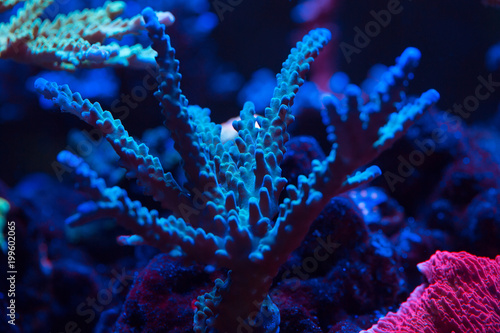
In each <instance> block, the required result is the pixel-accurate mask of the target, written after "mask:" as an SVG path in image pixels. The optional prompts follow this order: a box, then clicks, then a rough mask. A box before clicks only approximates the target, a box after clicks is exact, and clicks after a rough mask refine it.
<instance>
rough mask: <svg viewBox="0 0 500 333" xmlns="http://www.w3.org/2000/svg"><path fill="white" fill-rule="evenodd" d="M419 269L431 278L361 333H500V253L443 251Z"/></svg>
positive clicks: (422, 264)
mask: <svg viewBox="0 0 500 333" xmlns="http://www.w3.org/2000/svg"><path fill="white" fill-rule="evenodd" d="M418 268H419V270H420V271H421V272H422V273H423V274H424V275H425V277H426V278H427V281H428V282H427V283H425V284H422V285H420V286H419V287H417V288H416V289H415V290H414V291H413V292H412V293H411V295H410V297H409V298H408V300H407V301H406V302H404V303H403V304H401V306H400V308H399V310H398V311H397V313H392V312H390V313H389V314H388V315H387V316H385V317H384V318H382V319H380V320H379V321H378V323H377V324H376V325H374V326H373V327H372V328H370V329H369V330H367V331H362V332H360V333H391V332H394V333H395V332H398V333H401V332H412V333H413V332H415V333H417V332H418V333H462V332H468V333H469V332H470V333H479V332H482V333H498V332H500V256H497V257H496V258H495V260H493V259H489V258H482V257H476V256H474V255H471V254H469V253H466V252H458V253H450V252H440V251H438V252H436V254H434V255H433V256H432V257H431V258H430V259H429V260H428V261H426V262H423V263H421V264H419V265H418Z"/></svg>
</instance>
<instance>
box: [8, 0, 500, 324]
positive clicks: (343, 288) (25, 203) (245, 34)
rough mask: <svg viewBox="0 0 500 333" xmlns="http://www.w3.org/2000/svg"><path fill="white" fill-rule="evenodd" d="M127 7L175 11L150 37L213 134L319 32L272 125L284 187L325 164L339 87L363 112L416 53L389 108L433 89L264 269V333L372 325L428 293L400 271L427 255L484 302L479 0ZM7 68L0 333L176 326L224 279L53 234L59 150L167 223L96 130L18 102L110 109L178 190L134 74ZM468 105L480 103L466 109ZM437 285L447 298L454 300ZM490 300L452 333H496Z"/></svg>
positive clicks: (61, 4) (491, 154) (493, 32)
mask: <svg viewBox="0 0 500 333" xmlns="http://www.w3.org/2000/svg"><path fill="white" fill-rule="evenodd" d="M126 4H127V7H126V10H125V12H124V14H123V15H122V17H132V16H134V15H137V14H139V13H140V12H141V10H142V9H143V8H145V7H147V6H150V7H152V8H153V9H154V10H155V11H170V12H172V14H173V15H174V16H175V23H174V24H173V25H172V26H170V27H167V29H166V33H167V34H169V35H170V37H171V42H172V46H173V47H174V48H175V49H176V52H177V53H176V58H177V59H179V61H180V73H182V83H181V85H182V89H183V93H184V94H185V95H186V96H187V98H188V100H189V102H190V104H191V105H200V106H201V107H206V108H209V109H210V110H211V114H210V116H211V119H212V121H213V122H215V123H224V122H226V121H227V120H228V119H230V118H233V117H237V116H238V115H239V112H240V110H241V109H242V108H243V105H244V102H245V101H252V102H253V103H254V104H255V108H256V112H257V113H260V114H263V110H264V108H265V107H266V106H268V104H269V100H270V99H271V97H272V93H273V89H274V86H275V84H276V73H279V72H280V70H281V66H282V63H283V61H285V60H286V58H287V56H288V54H289V52H290V49H291V48H292V47H293V46H294V45H295V43H296V42H297V41H299V40H301V39H302V37H303V36H304V35H305V34H306V33H307V32H308V31H310V30H311V29H314V28H319V27H321V28H327V29H329V30H330V31H331V33H332V40H331V41H330V43H329V44H328V45H327V46H326V47H325V49H324V51H322V52H321V53H320V55H319V56H318V58H317V59H316V61H315V62H314V64H313V65H312V66H311V72H310V73H309V74H308V76H307V80H306V83H305V84H304V86H302V87H301V88H300V90H299V92H298V93H297V96H296V100H295V104H294V106H293V107H292V113H293V114H294V115H295V117H296V121H295V123H293V124H292V125H291V126H290V129H289V130H290V133H291V136H292V138H296V139H293V140H291V141H289V144H288V152H287V154H286V155H285V158H284V161H283V164H282V169H283V174H284V176H286V178H287V179H288V181H289V182H290V183H292V184H297V176H298V175H299V174H308V173H310V172H311V170H312V166H311V161H312V160H313V159H324V158H325V155H328V152H329V150H330V147H331V142H329V141H328V138H327V128H326V125H325V124H324V123H323V121H322V113H321V111H322V109H323V105H322V98H323V97H324V95H325V94H334V95H335V96H337V97H339V98H342V97H343V96H344V95H343V93H342V92H343V90H344V88H345V87H346V86H347V84H348V83H349V82H350V83H354V84H357V85H359V86H360V87H361V89H362V91H363V98H365V101H366V99H367V96H368V94H369V93H370V92H371V91H372V90H373V89H374V86H375V84H376V83H377V82H378V81H380V80H381V78H380V75H381V73H383V72H384V71H385V70H387V68H388V66H392V65H394V62H395V59H396V58H397V57H398V56H399V55H401V53H402V52H403V51H404V50H405V49H406V48H407V47H415V48H417V49H419V50H420V52H421V55H422V58H421V60H420V64H419V66H418V67H417V68H416V69H415V70H414V72H413V73H414V78H413V79H412V80H411V83H410V85H409V86H408V90H407V95H408V96H409V97H410V96H411V97H413V96H414V97H418V96H420V94H421V93H422V92H424V91H426V90H428V89H431V88H433V89H436V90H437V91H438V92H439V94H440V99H439V101H438V102H437V103H436V104H435V105H434V106H432V107H431V108H430V109H429V110H427V111H426V112H425V113H424V115H422V116H421V117H420V119H419V120H417V121H416V122H415V124H414V125H413V126H412V127H411V128H410V129H409V130H408V131H407V132H406V134H405V136H403V137H402V138H401V139H400V140H398V141H397V142H396V143H395V144H394V145H393V146H392V148H390V149H387V150H386V151H385V152H383V153H382V154H380V155H379V156H378V157H377V158H376V159H375V160H374V161H373V162H372V163H370V165H371V164H375V165H377V166H379V167H380V169H381V170H382V175H381V176H380V177H378V178H377V179H375V180H373V181H372V182H370V183H368V184H364V185H362V186H361V187H359V188H356V189H353V190H350V191H348V192H346V193H343V194H341V195H340V196H337V197H335V198H333V199H332V200H331V202H330V203H329V204H328V205H327V206H326V207H325V208H324V210H323V211H322V212H321V214H320V215H319V216H318V218H317V219H316V220H315V222H314V223H313V224H312V226H311V228H310V231H309V233H308V234H307V236H306V238H305V240H304V242H303V243H302V245H301V246H300V247H299V248H298V249H297V250H296V251H294V252H293V253H292V255H291V256H290V258H289V260H288V261H287V263H286V264H285V265H283V266H282V267H281V268H280V273H279V274H278V275H277V277H276V278H275V279H274V281H273V285H272V288H271V296H272V295H273V293H274V295H275V296H274V297H273V296H272V297H273V302H274V303H275V304H276V305H277V306H278V308H279V311H280V315H281V323H280V325H279V326H280V331H279V332H281V333H287V332H318V333H319V332H328V333H340V332H344V333H347V332H360V331H361V330H366V329H369V328H370V327H372V325H374V324H376V323H377V321H378V320H379V319H380V318H383V317H384V316H386V314H387V313H388V312H389V311H392V312H396V311H397V309H398V308H399V306H400V305H401V303H403V302H405V301H406V300H407V299H408V297H409V295H410V294H411V293H412V291H413V290H414V289H415V288H417V287H418V286H419V285H421V284H422V283H423V284H424V285H428V284H429V283H431V284H432V283H433V282H432V281H429V276H432V274H431V273H428V274H426V273H425V272H431V271H432V269H430V268H429V269H427V270H426V269H423V268H422V267H423V266H419V267H420V270H419V269H418V268H417V264H419V263H422V262H426V261H428V260H429V259H430V258H431V256H432V255H433V254H434V253H436V251H447V252H440V253H441V254H442V253H448V252H450V253H457V252H460V251H466V252H467V253H469V254H470V255H471V256H470V257H465V254H462V255H460V256H458V255H457V256H455V257H454V256H453V255H450V256H449V257H446V256H447V255H446V254H442V257H439V258H438V257H436V258H435V259H434V260H435V261H433V263H436V262H439V263H441V262H447V260H451V259H449V258H454V259H453V260H457V262H465V263H468V264H464V265H463V267H462V266H461V267H462V269H464V270H465V272H464V271H461V270H459V269H457V270H454V269H453V268H449V267H448V268H445V270H446V269H447V270H449V271H450V272H453V273H450V274H455V275H456V281H455V283H456V285H460V286H462V284H463V286H462V287H463V288H465V286H467V285H469V286H471V285H472V286H475V285H476V284H477V285H478V286H479V287H477V288H476V289H475V288H474V287H471V288H470V290H469V289H467V288H465V289H466V290H467V293H466V294H467V297H464V298H465V299H469V300H470V299H473V298H477V295H476V294H474V293H475V292H476V291H477V290H478V289H480V286H481V283H487V282H485V281H490V282H491V281H493V282H492V283H493V285H496V288H497V289H496V295H497V296H499V293H500V275H499V274H500V273H499V272H500V270H499V268H498V266H499V265H500V262H499V259H498V258H497V259H496V261H495V260H494V259H495V257H496V256H497V255H499V254H500V157H499V156H500V133H499V131H500V113H499V112H498V109H499V102H500V10H499V9H497V8H496V7H498V6H499V5H498V4H495V2H494V1H491V2H487V1H483V2H481V1H479V0H476V1H449V0H443V1H439V2H436V1H427V0H422V1H411V0H401V1H396V0H389V1H386V0H384V1H378V0H376V1H357V0H356V1H342V0H334V1H333V0H332V1H327V0H305V1H296V0H292V1H284V0H282V1H262V0H255V1H250V0H239V1H229V0H228V1H225V0H214V1H204V0H193V1H188V0H185V1H176V0H171V1H126ZM23 5H24V3H20V4H18V5H17V6H15V7H14V8H13V9H10V10H7V11H5V12H4V13H2V14H1V16H0V17H1V22H8V21H9V19H10V17H11V16H13V15H15V13H16V11H17V10H19V8H22V7H23ZM102 5H103V2H101V1H96V0H92V1H77V0H75V1H64V0H63V1H55V2H54V3H53V4H52V5H51V6H50V7H49V8H47V9H46V10H45V12H44V14H43V15H42V18H47V19H53V18H54V17H55V16H56V15H57V14H60V13H62V14H67V13H69V12H71V11H74V10H83V9H84V8H95V7H99V6H102ZM388 8H397V10H395V11H397V12H398V13H397V14H391V15H390V16H389V19H387V20H386V21H384V23H383V24H381V23H379V21H377V17H378V18H379V19H380V17H379V16H380V15H379V14H380V12H381V11H383V10H388ZM373 22H376V24H374V23H373ZM384 25H385V26H384ZM377 27H378V28H377ZM1 29H5V26H0V33H1ZM367 29H368V30H367ZM369 29H375V30H369ZM359 31H361V35H364V38H363V37H360V33H359ZM369 35H371V36H369ZM120 43H122V44H123V45H125V44H126V45H133V44H137V43H140V44H142V45H144V46H146V45H149V44H150V40H149V39H148V37H147V34H146V32H143V33H141V34H139V35H128V36H125V37H124V38H123V39H122V41H120ZM0 58H2V56H1V53H0ZM5 58H7V57H5ZM18 60H19V59H0V72H1V75H0V143H1V145H0V198H3V199H5V200H6V201H7V202H8V203H9V206H10V208H9V209H5V210H4V211H5V212H4V213H3V216H4V220H5V221H2V223H3V226H2V227H3V228H4V235H5V237H4V238H3V239H1V241H2V243H4V242H5V238H6V237H7V233H8V226H7V221H15V230H16V235H15V263H16V270H17V274H16V284H15V300H16V320H15V322H16V325H15V326H13V325H11V324H9V323H8V320H10V319H9V317H8V316H7V315H8V313H9V309H7V306H8V304H9V303H8V302H9V297H8V296H7V294H8V290H9V286H10V284H9V281H8V280H7V279H6V278H3V279H2V280H1V282H0V291H1V293H0V302H1V309H2V310H0V313H2V323H1V324H0V325H2V326H0V330H1V331H2V332H193V316H194V313H195V308H196V307H195V305H194V301H195V300H196V297H197V296H199V295H201V294H203V293H205V292H209V291H210V290H212V288H213V281H214V280H215V279H216V278H223V277H224V276H225V275H226V273H227V271H225V270H224V269H220V268H217V267H212V266H205V265H203V263H200V262H185V261H182V260H181V259H179V258H175V253H171V254H174V256H173V258H172V256H168V255H167V254H164V253H160V251H159V250H157V249H155V248H153V247H150V246H147V245H141V246H137V247H127V246H125V247H124V246H120V245H118V244H117V243H116V238H117V237H118V236H119V235H122V234H126V233H127V231H126V229H124V228H122V227H120V226H117V225H116V223H115V221H113V220H112V219H101V220H100V221H98V222H96V223H91V224H88V225H85V226H80V227H76V228H69V227H68V226H67V225H66V223H65V220H66V219H67V218H68V217H70V216H72V215H73V214H74V213H75V212H76V210H77V207H78V206H79V205H80V204H82V203H84V202H85V201H86V200H87V199H86V197H85V194H84V193H81V192H80V191H78V189H75V187H74V184H75V182H74V180H73V179H71V177H70V176H69V175H68V173H67V172H65V170H64V169H61V167H60V164H58V163H57V155H58V153H59V152H60V151H61V150H69V151H72V152H73V153H76V154H77V155H79V156H81V157H82V158H83V159H84V160H85V161H86V162H87V163H88V164H89V165H90V166H91V167H92V168H93V169H94V170H96V171H97V172H98V174H99V176H100V177H102V178H103V179H105V180H106V182H107V184H108V185H109V186H112V185H119V186H121V187H123V188H125V189H127V191H128V193H129V196H130V197H131V198H132V199H134V200H140V201H141V202H142V204H143V205H144V206H147V207H148V208H150V209H158V210H159V211H160V213H161V214H165V215H168V213H167V212H166V211H164V210H162V208H161V206H160V205H159V204H158V203H156V202H154V201H153V200H152V199H151V198H150V197H148V196H146V195H144V194H143V192H142V189H141V188H140V187H139V186H138V185H137V184H136V183H135V181H134V180H133V179H132V180H130V179H127V178H126V177H125V171H124V169H122V168H120V165H119V162H118V157H117V156H116V154H115V153H114V151H113V150H112V149H111V147H110V146H109V145H108V144H107V142H106V141H105V140H103V139H102V137H101V136H100V135H98V134H97V132H95V131H94V130H92V128H91V127H90V126H88V125H86V124H84V123H83V122H82V121H80V120H79V119H77V118H76V117H74V116H72V115H69V114H67V113H61V112H58V108H57V107H55V106H54V105H53V103H52V102H50V101H48V100H46V99H44V98H43V97H42V96H40V94H39V93H37V92H36V91H35V88H34V85H35V81H36V79H37V78H39V77H43V78H45V79H46V80H49V81H55V82H57V83H58V84H68V85H69V86H70V88H71V89H72V90H73V91H78V92H79V93H80V94H81V95H82V96H83V97H84V98H88V99H90V100H91V101H98V102H99V103H100V104H101V106H102V107H103V109H106V110H110V109H114V110H116V113H115V116H116V115H118V116H120V117H121V116H123V119H122V122H123V124H124V126H125V127H126V129H127V130H128V132H129V134H130V135H131V136H133V137H134V138H137V140H139V142H144V143H146V144H147V145H148V146H149V147H150V149H151V151H150V153H151V154H152V155H154V156H158V157H159V158H160V160H161V162H162V164H163V166H164V169H165V170H166V171H172V172H173V173H174V174H175V175H177V176H178V177H181V178H182V171H181V164H182V162H181V160H180V157H179V154H177V153H176V152H175V150H174V148H173V142H172V139H171V138H170V134H169V132H168V131H167V130H166V129H164V127H163V126H161V125H162V122H163V120H164V119H163V116H162V114H161V112H160V108H159V106H158V101H157V99H156V98H155V97H154V96H153V91H151V92H150V91H147V94H144V91H145V90H144V89H142V90H138V89H137V88H136V87H137V86H141V85H144V83H143V80H144V78H145V75H146V74H145V71H144V69H137V68H135V69H134V68H127V67H120V68H113V67H105V68H94V69H91V68H82V69H77V70H76V71H73V72H68V71H60V70H55V71H54V70H50V69H47V68H43V67H41V66H37V65H33V64H30V63H20V62H18ZM478 87H479V88H478ZM481 87H482V88H481ZM478 91H480V94H481V96H485V97H484V98H483V97H481V98H478V97H477V96H478ZM476 102H477V103H476ZM460 110H461V111H460ZM464 110H465V111H464ZM436 129H441V130H442V131H441V132H440V133H441V136H440V139H439V140H436V139H435V136H434V135H435V132H434V131H435V130H436ZM429 142H431V144H429ZM425 143H427V145H426V144H425ZM416 151H418V153H416ZM415 161H416V162H415ZM1 216H2V214H0V217H1ZM2 223H0V225H2ZM329 235H331V236H332V237H333V241H334V242H337V243H338V244H341V245H340V246H339V247H338V249H335V251H334V252H333V254H332V255H331V256H330V257H329V258H328V260H326V261H324V262H321V263H319V264H318V265H317V267H316V268H315V269H314V270H313V271H311V272H308V273H307V274H304V273H303V272H302V275H301V274H297V275H296V279H294V280H288V281H285V279H281V278H280V277H282V276H283V274H282V273H283V272H285V271H287V270H289V271H292V272H293V271H294V269H295V268H296V267H299V266H300V265H301V263H303V260H304V258H307V257H308V256H310V255H311V253H312V251H313V250H314V248H315V246H316V243H315V241H316V239H317V237H320V238H321V237H323V238H326V237H328V236H329ZM2 246H5V244H3V245H2ZM6 253H7V251H4V252H3V254H2V256H1V258H2V259H1V264H0V267H1V269H2V274H4V273H3V272H7V271H8V267H7V262H8V260H7V257H8V255H7V254H6ZM477 257H484V258H490V259H492V260H489V261H488V260H486V259H481V260H482V261H481V260H480V259H478V258H477ZM443 258H444V259H443ZM446 258H448V259H446ZM473 262H474V263H476V266H474V265H473V264H472V263H473ZM436 265H438V264H436ZM442 265H443V266H442V267H445V264H442ZM495 265H496V266H495ZM431 266H432V265H431V264H429V267H431ZM451 266H453V265H451ZM490 266H491V269H490V268H489V267H490ZM470 267H483V268H484V269H485V271H486V273H484V274H485V276H480V277H479V278H478V279H473V278H471V280H470V281H469V280H467V279H465V278H464V279H461V277H462V276H463V277H465V276H468V275H467V273H466V271H467V269H468V268H470ZM495 272H496V273H495ZM5 274H6V275H7V276H8V274H7V273H5ZM431 280H432V279H431ZM436 280H438V279H437V278H436ZM464 280H465V281H464ZM443 284H444V282H443ZM451 290H452V291H450V292H452V293H453V292H457V290H458V287H457V288H456V289H451ZM457 293H458V292H457ZM437 294H438V296H439V295H440V294H439V292H438V293H437ZM493 295H495V292H493ZM440 297H444V296H443V295H441V296H440ZM437 299H439V297H438V298H437ZM498 299H500V298H496V300H495V297H493V298H492V300H490V299H488V298H487V297H486V298H483V299H481V300H480V301H478V303H479V304H481V302H483V303H482V304H489V305H491V304H497V306H496V307H495V306H492V307H491V308H490V307H488V306H486V305H485V306H484V307H482V306H478V307H477V308H476V310H477V311H471V310H470V308H468V307H464V308H463V309H460V311H458V310H457V311H458V313H459V314H458V318H462V319H463V320H465V319H464V318H466V317H468V316H472V317H474V316H480V315H479V314H478V312H481V311H482V312H483V315H482V316H483V317H482V318H483V319H484V318H488V320H486V319H484V320H485V322H486V323H487V324H484V323H483V324H481V322H480V321H478V322H477V323H476V322H474V321H473V322H472V323H471V324H470V325H469V326H468V324H463V322H462V324H463V326H461V325H458V324H457V326H455V329H456V332H492V333H494V332H499V329H498V328H499V327H500V312H499V308H500V305H499V303H498ZM492 302H493V303H492ZM437 308H438V309H441V310H442V309H443V308H440V307H439V306H437ZM444 308H446V307H444ZM478 309H479V310H478ZM492 309H493V310H492ZM450 311H451V310H450ZM468 311H469V312H468ZM451 312H452V313H453V311H451ZM422 316H424V315H422ZM430 316H431V319H430V322H432V323H434V324H435V326H434V327H433V330H431V331H430V332H443V333H444V332H446V333H448V332H450V331H451V330H450V327H452V326H447V324H446V322H447V321H446V320H444V319H442V318H443V317H444V318H448V317H453V316H451V315H449V314H447V313H446V311H445V310H442V313H434V314H432V313H431V314H430ZM432 316H434V317H432ZM4 318H7V320H4ZM438 318H441V319H438ZM422 320H424V319H422ZM440 320H442V321H440ZM450 320H451V319H450ZM402 321H404V319H402ZM451 321H453V320H451ZM417 322H418V323H421V322H420V321H418V320H417ZM459 322H460V320H459ZM418 323H417V324H415V325H418ZM455 324H456V323H455ZM415 327H418V326H415ZM480 327H482V328H480ZM256 332H257V331H256ZM259 332H260V331H259ZM373 332H397V330H391V329H390V328H381V329H380V330H379V331H376V330H375V331H373ZM405 332H413V331H410V330H407V331H406V330H405ZM415 332H418V329H417V328H415Z"/></svg>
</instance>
